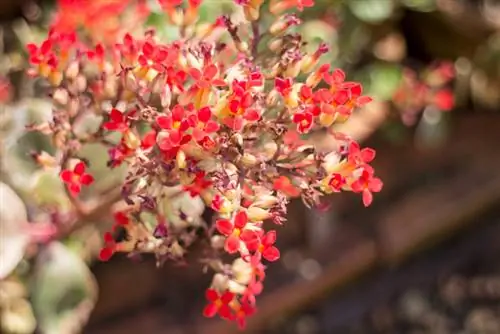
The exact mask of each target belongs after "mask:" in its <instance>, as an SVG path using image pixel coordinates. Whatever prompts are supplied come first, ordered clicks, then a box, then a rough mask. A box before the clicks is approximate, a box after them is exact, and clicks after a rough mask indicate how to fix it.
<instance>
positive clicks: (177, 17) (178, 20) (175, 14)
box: [168, 9, 184, 26]
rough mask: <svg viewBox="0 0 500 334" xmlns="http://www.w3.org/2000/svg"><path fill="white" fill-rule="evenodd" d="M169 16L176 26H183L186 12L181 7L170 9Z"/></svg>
mask: <svg viewBox="0 0 500 334" xmlns="http://www.w3.org/2000/svg"><path fill="white" fill-rule="evenodd" d="M168 16H169V17H170V20H171V21H172V23H173V24H175V25H176V26H181V25H182V23H183V22H184V12H183V11H182V10H180V9H177V10H172V11H169V12H168Z"/></svg>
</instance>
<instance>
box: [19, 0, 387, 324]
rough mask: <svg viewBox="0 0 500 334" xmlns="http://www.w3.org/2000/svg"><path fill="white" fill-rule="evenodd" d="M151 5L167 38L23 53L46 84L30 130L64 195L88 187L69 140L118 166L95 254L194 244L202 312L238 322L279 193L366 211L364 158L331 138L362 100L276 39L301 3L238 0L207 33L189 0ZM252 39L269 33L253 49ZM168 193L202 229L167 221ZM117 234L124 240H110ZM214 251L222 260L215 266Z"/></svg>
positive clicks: (375, 184)
mask: <svg viewBox="0 0 500 334" xmlns="http://www.w3.org/2000/svg"><path fill="white" fill-rule="evenodd" d="M159 3H160V5H161V6H162V8H163V9H164V11H165V13H166V14H167V16H168V17H169V18H170V20H171V21H172V23H173V24H174V25H177V26H178V27H179V30H180V38H179V39H178V40H176V41H174V42H171V43H163V42H161V41H160V40H159V38H158V36H157V35H156V34H155V32H154V31H153V30H147V31H145V32H144V34H143V35H142V36H133V35H132V34H124V35H123V36H122V37H120V39H119V40H116V41H115V43H112V44H100V43H97V44H94V45H89V42H85V43H84V42H83V40H84V39H82V38H79V35H78V34H76V33H75V32H72V33H68V32H66V31H63V32H61V31H58V30H57V29H52V30H51V33H50V34H49V36H48V38H47V40H45V41H44V42H43V43H42V44H41V45H39V46H38V45H29V46H28V50H29V52H30V55H31V58H30V60H31V63H32V65H33V67H32V68H31V69H30V73H31V75H33V76H36V77H39V78H44V79H45V80H46V82H47V83H48V85H47V86H48V87H49V88H48V89H49V94H48V95H49V96H50V97H51V98H52V100H53V104H54V109H53V110H54V111H53V118H52V120H51V121H50V122H47V123H45V124H37V125H33V126H31V129H32V130H39V131H42V132H43V133H44V134H47V135H49V136H52V138H53V143H54V145H55V147H56V149H57V150H58V151H59V152H60V153H61V154H59V155H58V158H57V159H56V158H54V159H56V160H57V162H58V163H59V165H60V166H61V172H60V177H61V179H62V181H64V182H65V183H66V185H67V187H68V190H69V191H68V195H69V196H71V197H72V200H73V201H75V200H78V196H79V192H80V190H81V189H82V187H85V186H87V185H89V184H91V183H92V182H94V178H93V177H92V176H91V175H90V174H88V173H87V170H86V167H87V165H88V164H89V162H88V161H86V160H85V159H83V158H82V157H80V156H79V152H80V149H81V147H82V145H85V144H88V143H101V144H102V145H105V146H106V147H107V148H108V152H109V161H108V166H109V168H111V169H113V168H116V167H118V166H123V165H125V166H126V169H127V177H126V178H125V180H124V181H123V185H122V191H121V193H122V195H123V199H124V201H125V203H126V204H127V205H126V207H125V208H123V209H122V210H121V211H119V212H116V213H115V224H114V226H113V231H111V232H109V233H106V235H105V237H104V241H105V246H104V248H103V249H102V251H101V253H100V258H101V259H102V260H108V259H109V258H110V257H111V256H112V255H113V254H114V253H116V252H128V253H133V254H138V253H153V254H154V255H155V256H156V257H157V259H158V260H159V261H163V260H165V259H174V260H182V257H183V255H184V254H185V253H186V251H187V250H188V248H189V246H190V245H192V244H193V243H194V242H195V241H196V240H200V239H205V240H206V241H207V243H206V244H208V245H209V247H208V249H207V252H205V253H204V254H205V255H204V258H203V259H202V261H203V263H205V264H206V265H207V268H211V269H213V270H214V271H215V275H214V279H213V282H212V284H211V286H210V287H209V288H208V289H207V291H206V297H207V299H208V302H209V303H208V305H207V307H206V308H205V310H204V315H205V316H207V317H212V316H214V315H216V314H218V315H220V316H221V317H222V318H224V319H228V320H234V321H237V322H238V324H239V325H240V326H244V324H245V319H246V317H247V316H249V315H251V314H252V313H253V312H254V311H255V308H256V298H255V297H256V296H257V295H258V294H259V293H260V292H261V291H262V289H263V281H264V278H265V269H266V266H265V265H264V263H265V261H267V262H272V261H276V260H278V259H279V257H280V252H279V250H278V248H276V246H275V245H274V244H275V241H276V236H277V232H276V230H274V229H272V230H268V231H265V230H264V227H263V222H264V221H266V220H269V221H272V222H273V223H274V224H276V225H277V226H280V225H282V224H283V223H284V222H285V221H286V209H287V204H288V202H289V200H290V198H291V197H301V198H302V200H303V202H304V203H305V204H306V205H307V206H309V207H311V206H318V205H320V204H322V198H324V196H325V195H327V194H331V193H334V192H341V191H352V192H355V193H359V194H360V195H361V196H362V199H363V203H364V205H365V206H368V205H370V203H371V202H372V200H373V195H372V194H373V193H376V192H379V191H380V190H381V188H382V182H381V181H380V179H379V178H377V177H376V176H375V173H374V170H373V168H372V167H371V166H370V165H369V163H370V162H371V161H372V160H373V159H374V158H375V151H374V150H373V149H370V148H363V149H362V148H360V146H359V144H358V143H356V142H355V141H354V140H353V139H351V138H349V136H346V135H342V134H340V133H336V132H334V131H333V130H332V125H334V124H336V123H339V122H346V121H348V119H349V116H350V115H351V114H352V112H353V111H355V109H357V108H358V107H362V106H363V105H365V104H366V103H368V102H370V100H371V99H370V98H369V97H367V96H364V95H363V94H362V86H361V85H360V84H359V83H356V82H351V81H346V75H345V74H344V72H343V71H341V70H340V69H330V66H329V65H328V64H324V65H321V64H320V58H321V55H322V54H324V53H325V52H327V51H328V48H327V46H326V45H325V44H321V45H319V47H318V49H317V50H316V51H315V52H314V53H312V54H307V53H305V51H304V48H303V46H304V44H305V43H304V42H303V41H302V38H301V36H300V35H298V34H295V33H292V32H291V31H289V28H291V27H292V26H293V25H297V24H300V20H299V19H298V17H297V16H295V15H293V14H290V13H288V12H286V11H288V10H289V9H290V8H292V7H293V8H299V9H302V8H303V7H309V6H312V5H313V1H312V0H286V1H271V4H270V7H269V8H270V12H266V13H264V9H263V8H264V7H262V8H261V5H262V3H263V1H262V0H249V1H241V0H240V1H236V3H237V4H238V5H240V7H236V8H238V9H239V10H241V11H242V13H244V15H242V16H245V17H246V18H247V20H246V21H242V22H239V23H235V22H234V20H233V19H232V18H230V17H229V16H224V17H220V18H219V19H217V20H216V22H214V23H213V24H209V25H206V24H205V25H203V24H197V18H196V15H197V12H198V9H199V6H200V3H201V1H199V0H198V1H195V0H188V1H187V3H183V1H182V0H159ZM263 15H268V16H270V17H274V22H273V23H272V24H271V25H270V27H267V31H265V32H261V31H262V27H261V26H260V24H261V23H260V22H259V21H256V20H257V19H258V18H259V17H262V16H263ZM217 32H218V33H217ZM264 34H265V35H266V36H268V35H270V36H272V38H271V39H270V40H269V43H267V44H266V43H263V42H261V41H263V39H261V36H262V35H264ZM213 35H217V38H214V36H213ZM87 41H88V39H87ZM209 41H210V42H209ZM89 115H90V116H92V118H93V119H94V120H95V119H98V120H99V122H100V125H99V126H98V127H96V128H95V129H93V130H90V129H89V128H90V127H82V126H79V125H81V123H82V122H84V120H85V119H87V118H88V117H87V116H89ZM82 128H83V129H84V130H82ZM318 131H323V133H324V135H326V136H330V137H331V141H332V142H335V143H337V145H335V147H336V149H335V150H334V151H331V152H325V151H320V150H319V149H318V148H317V147H316V146H315V145H314V143H313V142H311V141H310V138H309V137H310V135H311V134H312V133H314V132H318ZM75 162H76V164H75ZM178 196H187V197H188V198H190V199H192V200H193V201H194V200H195V199H198V200H201V201H203V202H204V203H205V206H206V208H207V209H208V210H212V211H213V212H214V218H213V220H212V222H201V223H200V222H199V220H196V219H193V217H191V216H190V212H186V210H185V209H179V210H178V212H177V214H176V217H175V219H173V218H172V217H169V213H167V212H165V211H166V209H165V205H166V203H167V204H168V203H169V201H171V200H173V198H175V197H178ZM118 228H119V229H124V230H125V231H126V234H127V236H126V237H125V239H124V240H121V241H116V240H115V239H114V235H113V232H114V231H116V230H117V229H118ZM227 254H230V255H233V256H234V257H235V260H234V262H233V263H232V265H228V264H224V263H223V260H222V258H223V257H224V255H227Z"/></svg>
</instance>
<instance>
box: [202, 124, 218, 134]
mask: <svg viewBox="0 0 500 334" xmlns="http://www.w3.org/2000/svg"><path fill="white" fill-rule="evenodd" d="M217 130H219V124H218V123H217V122H215V121H208V122H207V123H206V124H205V131H206V132H208V133H213V132H215V131H217Z"/></svg>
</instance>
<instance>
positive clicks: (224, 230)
mask: <svg viewBox="0 0 500 334" xmlns="http://www.w3.org/2000/svg"><path fill="white" fill-rule="evenodd" d="M215 226H216V227H217V231H219V233H220V234H223V235H225V236H228V235H230V234H231V233H233V230H234V226H233V224H232V223H231V222H230V221H229V220H227V219H219V220H217V221H216V222H215Z"/></svg>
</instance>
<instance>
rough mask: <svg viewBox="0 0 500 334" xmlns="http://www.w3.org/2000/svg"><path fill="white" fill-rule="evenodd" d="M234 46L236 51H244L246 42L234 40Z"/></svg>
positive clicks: (245, 50)
mask: <svg viewBox="0 0 500 334" xmlns="http://www.w3.org/2000/svg"><path fill="white" fill-rule="evenodd" d="M236 48H237V49H238V51H240V52H242V53H245V52H247V51H248V43H247V42H243V41H238V42H236Z"/></svg>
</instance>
